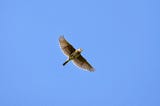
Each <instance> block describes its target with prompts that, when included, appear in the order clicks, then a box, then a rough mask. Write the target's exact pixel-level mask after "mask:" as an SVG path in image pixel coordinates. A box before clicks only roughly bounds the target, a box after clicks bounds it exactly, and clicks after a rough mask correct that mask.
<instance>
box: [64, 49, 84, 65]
mask: <svg viewBox="0 0 160 106" xmlns="http://www.w3.org/2000/svg"><path fill="white" fill-rule="evenodd" d="M81 51H82V49H77V50H75V51H74V52H73V53H72V54H71V55H69V58H68V59H67V60H66V61H65V62H64V63H63V66H64V65H66V64H67V63H68V62H69V61H71V60H73V59H75V58H78V57H79V56H80V54H81Z"/></svg>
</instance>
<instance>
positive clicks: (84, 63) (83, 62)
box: [73, 55, 94, 72]
mask: <svg viewBox="0 0 160 106" xmlns="http://www.w3.org/2000/svg"><path fill="white" fill-rule="evenodd" d="M73 63H74V64H75V65H77V66H78V67H80V68H82V69H85V70H88V71H91V72H92V71H94V68H93V67H92V66H91V65H90V64H89V63H88V62H87V60H86V59H85V58H84V57H83V56H82V55H80V56H79V57H78V58H75V59H74V60H73Z"/></svg>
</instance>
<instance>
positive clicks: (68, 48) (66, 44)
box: [59, 36, 75, 56]
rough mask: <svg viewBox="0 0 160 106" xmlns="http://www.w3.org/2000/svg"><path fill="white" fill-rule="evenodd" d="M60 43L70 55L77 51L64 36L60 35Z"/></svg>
mask: <svg viewBox="0 0 160 106" xmlns="http://www.w3.org/2000/svg"><path fill="white" fill-rule="evenodd" d="M59 43H60V47H61V49H62V51H63V53H64V54H65V55H67V56H70V55H71V54H72V53H73V52H74V51H75V48H74V47H73V46H72V45H71V44H70V43H69V42H68V41H67V40H66V39H65V38H64V36H60V37H59Z"/></svg>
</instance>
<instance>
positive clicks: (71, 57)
mask: <svg viewBox="0 0 160 106" xmlns="http://www.w3.org/2000/svg"><path fill="white" fill-rule="evenodd" d="M59 45H60V48H61V50H62V52H63V53H64V54H65V55H66V56H67V57H68V58H67V60H66V61H65V62H64V63H63V66H65V65H66V64H67V63H68V62H70V61H72V62H73V63H74V64H75V65H76V66H78V67H79V68H81V69H83V70H85V71H90V72H93V71H95V69H94V68H93V67H92V66H91V65H90V64H89V62H88V61H87V60H86V59H85V58H84V57H83V56H82V55H81V52H82V51H83V49H82V48H78V49H75V48H74V47H73V46H72V45H71V44H70V43H69V42H68V41H67V40H66V39H65V38H64V36H60V37H59Z"/></svg>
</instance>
